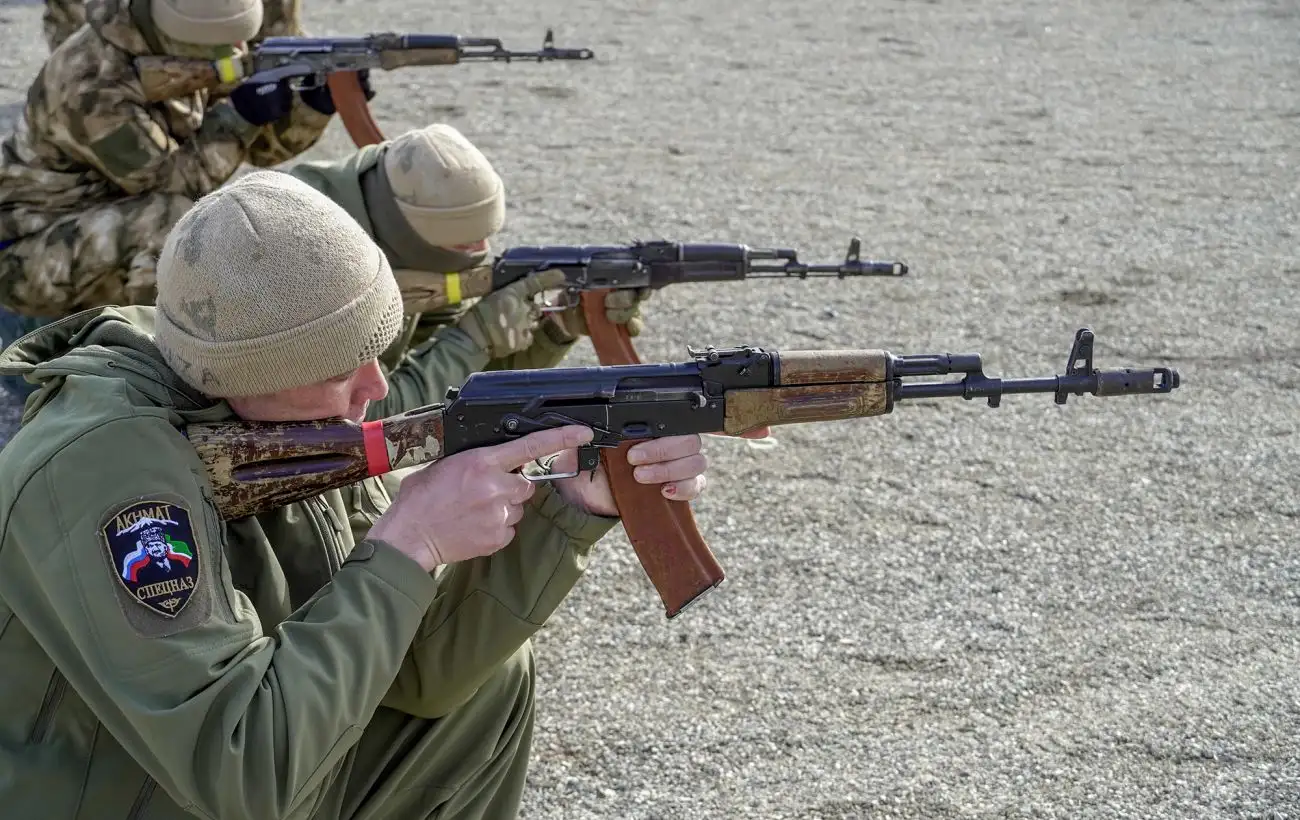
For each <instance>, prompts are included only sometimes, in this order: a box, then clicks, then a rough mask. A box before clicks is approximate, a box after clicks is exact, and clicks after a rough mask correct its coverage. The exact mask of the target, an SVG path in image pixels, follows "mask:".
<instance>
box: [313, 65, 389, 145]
mask: <svg viewBox="0 0 1300 820" xmlns="http://www.w3.org/2000/svg"><path fill="white" fill-rule="evenodd" d="M326 83H328V84H329V89H330V98H331V99H333V100H334V109H335V110H336V111H338V112H339V119H341V120H343V127H344V128H346V129H347V130H348V136H349V137H351V138H352V141H353V142H355V143H356V144H357V147H358V148H364V147H365V146H367V145H374V144H375V143H379V142H383V141H384V132H383V131H380V130H379V124H378V123H376V122H375V118H374V117H372V116H371V115H370V104H369V102H368V101H367V100H366V93H365V92H364V91H362V90H361V81H360V80H358V79H357V73H356V72H355V71H335V72H334V73H332V74H330V75H329V77H328V78H326Z"/></svg>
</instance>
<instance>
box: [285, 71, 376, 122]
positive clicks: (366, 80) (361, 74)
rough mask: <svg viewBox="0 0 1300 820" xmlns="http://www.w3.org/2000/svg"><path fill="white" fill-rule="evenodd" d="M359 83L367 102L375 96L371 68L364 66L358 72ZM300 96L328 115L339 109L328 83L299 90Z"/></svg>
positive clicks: (315, 108)
mask: <svg viewBox="0 0 1300 820" xmlns="http://www.w3.org/2000/svg"><path fill="white" fill-rule="evenodd" d="M357 83H358V84H359V85H360V86H361V93H362V94H364V95H365V96H366V102H370V101H371V100H373V99H374V98H375V90H374V89H373V88H371V87H370V69H368V68H363V69H361V70H360V71H358V72H357ZM298 97H299V98H300V99H301V100H302V101H303V102H304V103H306V104H307V105H308V106H310V107H311V108H312V109H313V110H315V111H318V112H320V113H321V114H324V115H325V116H327V117H329V116H333V114H334V113H335V112H336V111H337V109H336V108H335V107H334V95H333V94H331V93H330V87H329V84H328V83H321V84H320V85H318V86H316V87H314V88H305V89H303V90H301V91H299V92H298Z"/></svg>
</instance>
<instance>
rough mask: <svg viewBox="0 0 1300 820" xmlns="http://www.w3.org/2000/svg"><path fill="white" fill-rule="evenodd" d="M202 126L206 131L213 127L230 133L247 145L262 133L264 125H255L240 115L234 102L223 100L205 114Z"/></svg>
mask: <svg viewBox="0 0 1300 820" xmlns="http://www.w3.org/2000/svg"><path fill="white" fill-rule="evenodd" d="M201 127H202V129H203V130H205V131H206V130H208V129H209V128H211V129H212V130H214V131H218V132H224V133H227V134H230V135H231V136H233V137H235V138H236V139H238V140H239V141H240V142H241V143H243V144H244V145H245V146H248V145H252V143H253V140H255V139H257V136H258V134H260V133H262V126H260V125H253V124H252V123H251V122H249V121H248V120H246V119H244V118H243V117H241V116H239V113H238V112H237V111H235V106H234V104H233V103H231V102H230V101H229V100H223V101H222V102H219V103H217V104H216V105H214V106H212V107H211V108H209V109H208V111H207V113H206V114H204V115H203V125H202V126H201Z"/></svg>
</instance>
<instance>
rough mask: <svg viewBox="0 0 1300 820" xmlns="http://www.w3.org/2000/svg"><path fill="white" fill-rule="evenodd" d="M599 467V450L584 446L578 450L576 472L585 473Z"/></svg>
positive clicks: (593, 446) (589, 445)
mask: <svg viewBox="0 0 1300 820" xmlns="http://www.w3.org/2000/svg"><path fill="white" fill-rule="evenodd" d="M599 466H600V448H598V447H596V446H595V445H594V444H584V445H582V446H581V447H579V448H578V472H580V473H585V472H587V471H588V470H595V469H596V468H597V467H599Z"/></svg>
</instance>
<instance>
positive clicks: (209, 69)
mask: <svg viewBox="0 0 1300 820" xmlns="http://www.w3.org/2000/svg"><path fill="white" fill-rule="evenodd" d="M221 66H224V67H225V70H226V71H227V76H226V78H225V79H223V78H222V77H221V73H220V70H219V69H220V67H221ZM135 70H136V73H137V74H138V75H139V77H140V87H141V88H142V89H144V98H145V99H146V100H148V101H149V102H162V101H163V100H171V99H176V98H177V97H188V96H189V95H190V94H193V93H194V92H196V91H205V90H206V91H213V92H223V93H228V92H229V91H230V90H231V89H233V88H234V87H235V86H236V85H238V84H239V82H240V80H242V79H243V78H244V76H245V67H244V64H243V62H241V61H240V60H239V59H238V58H228V59H226V60H220V61H217V62H213V61H211V60H199V59H195V58H192V57H168V56H164V55H156V54H149V55H143V56H140V57H136V58H135Z"/></svg>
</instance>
